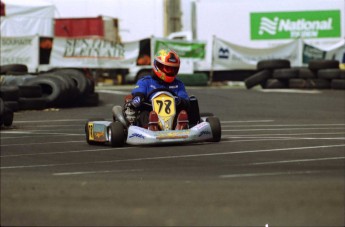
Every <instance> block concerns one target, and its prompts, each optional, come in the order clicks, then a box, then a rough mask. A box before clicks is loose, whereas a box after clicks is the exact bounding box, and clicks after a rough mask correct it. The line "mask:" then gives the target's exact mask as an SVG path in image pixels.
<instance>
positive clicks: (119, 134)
mask: <svg viewBox="0 0 345 227" xmlns="http://www.w3.org/2000/svg"><path fill="white" fill-rule="evenodd" d="M108 136H109V143H110V145H111V146H112V147H122V146H123V145H124V143H125V139H126V137H125V131H124V126H123V125H122V123H121V122H119V121H115V122H112V123H111V124H110V125H109V127H108Z"/></svg>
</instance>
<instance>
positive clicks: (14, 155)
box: [0, 147, 133, 158]
mask: <svg viewBox="0 0 345 227" xmlns="http://www.w3.org/2000/svg"><path fill="white" fill-rule="evenodd" d="M130 148H133V147H117V148H114V147H112V148H104V149H89V150H77V151H58V152H44V153H43V152H41V153H31V154H13V155H2V156H0V158H9V157H21V156H35V155H55V154H69V153H71V154H72V153H82V152H96V151H109V150H124V149H130Z"/></svg>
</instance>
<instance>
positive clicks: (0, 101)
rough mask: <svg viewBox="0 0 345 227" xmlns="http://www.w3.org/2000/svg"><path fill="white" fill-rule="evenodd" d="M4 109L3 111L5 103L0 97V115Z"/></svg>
mask: <svg viewBox="0 0 345 227" xmlns="http://www.w3.org/2000/svg"><path fill="white" fill-rule="evenodd" d="M4 111H5V103H4V101H3V100H2V98H0V116H2V115H3V114H4Z"/></svg>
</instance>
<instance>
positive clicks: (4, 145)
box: [0, 140, 86, 157]
mask: <svg viewBox="0 0 345 227" xmlns="http://www.w3.org/2000/svg"><path fill="white" fill-rule="evenodd" d="M59 143H64V144H67V143H86V141H85V140H78V141H61V142H44V143H14V144H1V145H0V147H12V146H30V145H45V144H59ZM0 157H2V156H0Z"/></svg>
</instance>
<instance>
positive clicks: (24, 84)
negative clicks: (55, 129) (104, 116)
mask: <svg viewBox="0 0 345 227" xmlns="http://www.w3.org/2000/svg"><path fill="white" fill-rule="evenodd" d="M0 84H1V87H0V98H1V100H2V101H1V102H2V105H3V106H1V108H2V109H1V114H5V115H6V116H9V114H8V113H10V112H11V111H12V112H16V111H20V110H41V109H46V108H55V107H58V108H63V107H76V106H97V105H98V103H99V96H98V93H95V89H94V82H93V80H92V79H89V78H88V77H87V76H85V75H84V73H83V72H82V71H80V70H75V69H56V70H54V71H51V72H46V73H42V74H37V75H30V74H29V73H28V70H27V67H26V66H25V65H5V66H1V80H0ZM1 116H2V117H1V123H3V124H4V125H5V126H9V125H11V124H9V123H5V121H4V119H7V118H6V117H3V115H1ZM12 116H13V113H12ZM6 122H9V121H6Z"/></svg>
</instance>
